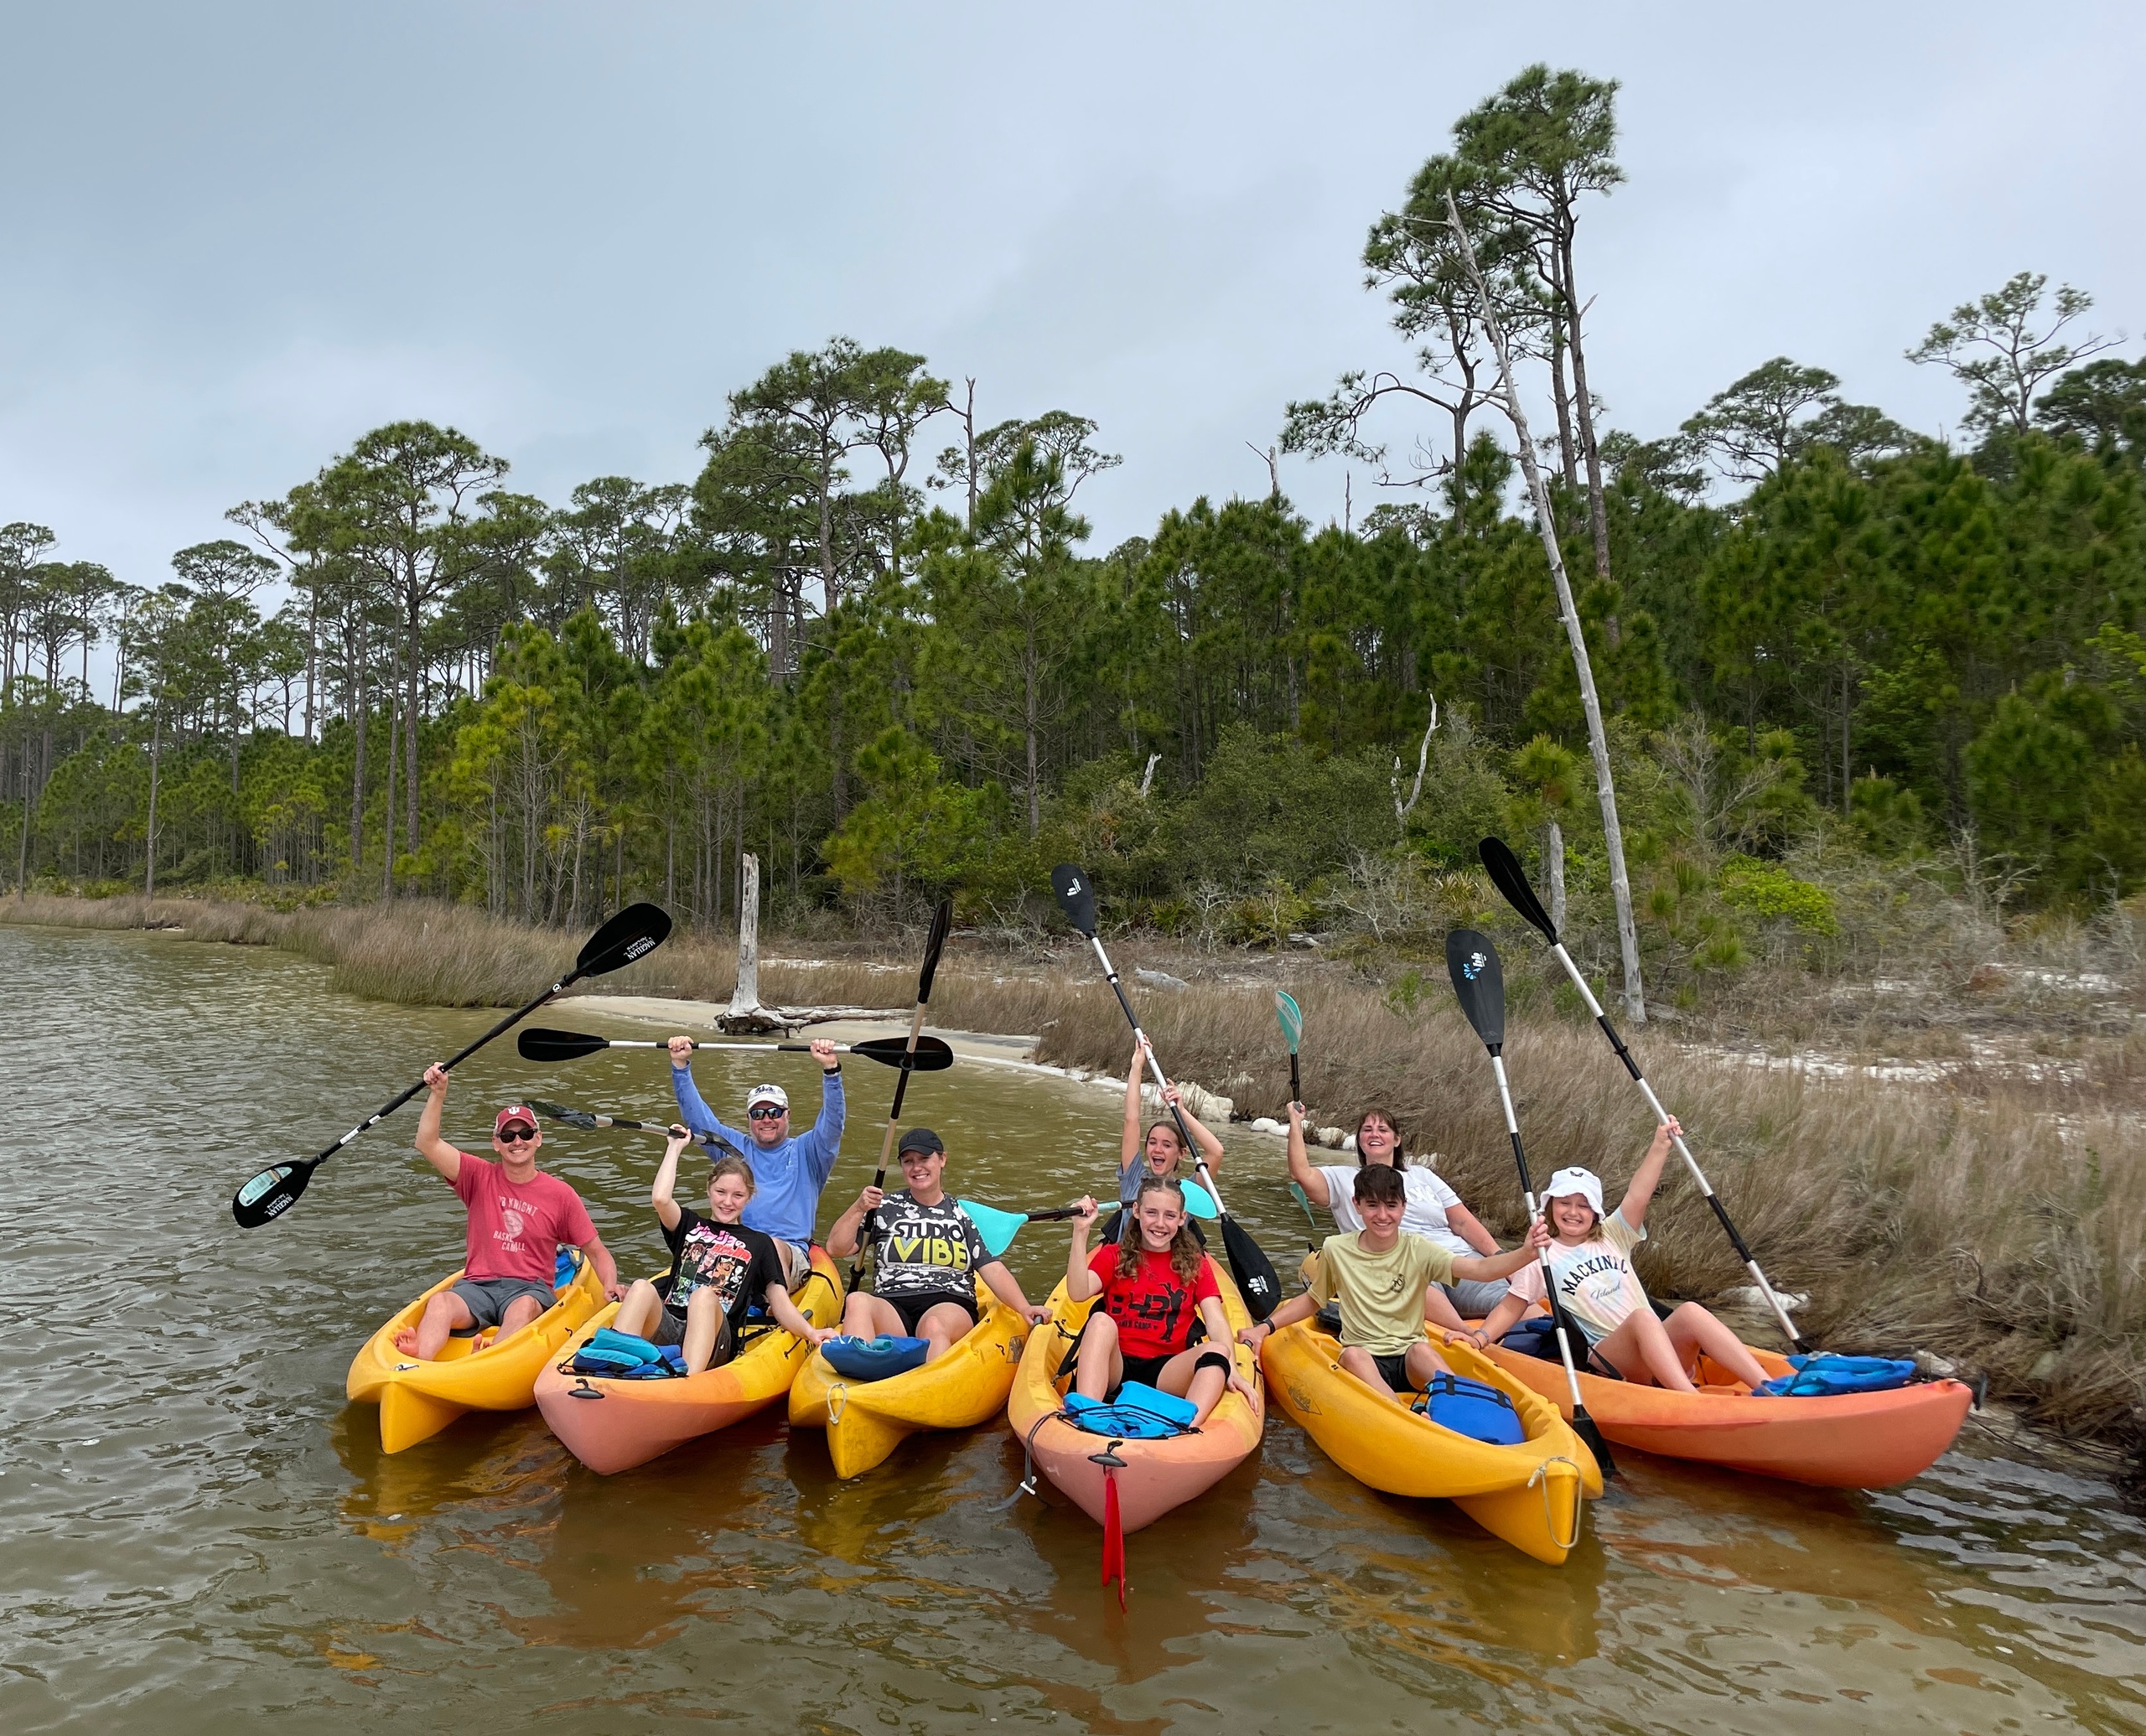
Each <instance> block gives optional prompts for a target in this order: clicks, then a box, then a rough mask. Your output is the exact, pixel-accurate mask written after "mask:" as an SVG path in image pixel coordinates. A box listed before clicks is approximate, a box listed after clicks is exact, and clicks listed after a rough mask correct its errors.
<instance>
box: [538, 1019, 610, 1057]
mask: <svg viewBox="0 0 2146 1736" xmlns="http://www.w3.org/2000/svg"><path fill="white" fill-rule="evenodd" d="M514 1046H515V1047H516V1049H519V1050H521V1058H522V1060H525V1061H578V1060H580V1059H581V1058H582V1057H583V1055H594V1054H595V1053H596V1051H597V1050H598V1049H609V1047H610V1046H611V1045H610V1044H609V1042H608V1041H606V1040H605V1039H604V1038H602V1037H590V1036H586V1035H584V1034H583V1033H581V1032H579V1031H551V1030H547V1029H545V1028H544V1027H543V1026H542V1025H531V1027H530V1028H529V1029H527V1030H526V1031H524V1032H523V1033H522V1034H521V1035H520V1036H519V1037H517V1038H516V1039H515V1044H514Z"/></svg>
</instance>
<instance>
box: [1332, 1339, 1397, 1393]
mask: <svg viewBox="0 0 2146 1736" xmlns="http://www.w3.org/2000/svg"><path fill="white" fill-rule="evenodd" d="M1341 1371H1342V1372H1343V1373H1344V1374H1351V1375H1354V1376H1356V1378H1357V1379H1358V1380H1360V1381H1362V1382H1363V1383H1364V1384H1365V1385H1366V1386H1368V1387H1370V1388H1371V1391H1374V1392H1381V1393H1383V1394H1385V1395H1386V1397H1388V1398H1391V1397H1393V1389H1392V1387H1391V1386H1387V1384H1386V1376H1384V1375H1382V1374H1381V1373H1380V1372H1379V1371H1378V1364H1376V1362H1374V1361H1372V1360H1371V1352H1370V1351H1369V1350H1359V1349H1357V1348H1356V1345H1345V1346H1344V1347H1343V1349H1342V1351H1341Z"/></svg>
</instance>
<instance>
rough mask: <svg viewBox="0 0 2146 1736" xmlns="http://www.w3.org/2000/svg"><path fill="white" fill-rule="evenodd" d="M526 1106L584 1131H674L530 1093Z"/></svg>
mask: <svg viewBox="0 0 2146 1736" xmlns="http://www.w3.org/2000/svg"><path fill="white" fill-rule="evenodd" d="M529 1106H530V1107H531V1109H533V1110H535V1111H536V1112H537V1114H539V1115H542V1116H548V1117H551V1119H552V1120H553V1121H555V1122H561V1123H562V1124H564V1125H565V1126H567V1127H579V1128H581V1129H582V1130H583V1132H594V1131H595V1130H596V1129H597V1128H599V1127H624V1128H625V1130H626V1131H627V1132H631V1133H661V1135H662V1136H663V1137H665V1138H666V1139H667V1138H669V1137H671V1134H672V1133H673V1132H675V1131H676V1128H675V1127H672V1126H671V1125H669V1124H666V1123H665V1122H630V1121H628V1120H627V1119H626V1118H625V1117H624V1116H622V1115H599V1114H597V1113H596V1112H595V1111H594V1110H591V1109H569V1108H568V1106H566V1105H565V1104H563V1103H547V1102H546V1101H544V1100H543V1099H542V1097H531V1099H530V1100H529ZM687 1131H688V1132H690V1133H691V1134H692V1137H694V1138H695V1139H697V1140H699V1141H700V1143H702V1144H703V1145H719V1146H721V1147H722V1148H723V1150H724V1151H725V1152H726V1153H728V1154H729V1155H730V1156H732V1157H733V1158H735V1157H740V1156H743V1155H744V1153H741V1152H739V1149H738V1148H737V1147H736V1146H734V1145H733V1144H732V1143H730V1142H729V1141H728V1139H725V1138H723V1137H722V1135H720V1134H718V1133H709V1132H702V1130H701V1129H700V1128H698V1127H692V1128H689V1129H687Z"/></svg>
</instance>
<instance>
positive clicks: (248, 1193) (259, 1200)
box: [231, 1158, 320, 1230]
mask: <svg viewBox="0 0 2146 1736" xmlns="http://www.w3.org/2000/svg"><path fill="white" fill-rule="evenodd" d="M319 1166H320V1159H319V1158H298V1159H296V1160H295V1161H293V1162H292V1163H272V1164H270V1165H269V1166H268V1168H267V1169H264V1170H262V1172H261V1174H258V1175H257V1176H255V1177H254V1178H253V1179H252V1180H251V1181H249V1182H248V1183H246V1185H245V1186H244V1187H242V1188H241V1189H239V1190H238V1191H237V1192H236V1194H232V1195H231V1217H232V1219H233V1220H234V1221H235V1222H236V1224H237V1225H238V1226H239V1228H240V1229H241V1230H258V1229H259V1228H260V1227H261V1226H262V1225H263V1224H266V1223H269V1222H272V1220H275V1219H277V1218H280V1217H281V1216H283V1214H284V1213H285V1212H287V1211H288V1210H290V1209H291V1208H292V1207H293V1205H297V1204H298V1195H299V1194H303V1192H304V1191H305V1189H306V1184H307V1183H308V1182H310V1181H311V1180H312V1179H313V1172H314V1170H315V1169H318V1168H319Z"/></svg>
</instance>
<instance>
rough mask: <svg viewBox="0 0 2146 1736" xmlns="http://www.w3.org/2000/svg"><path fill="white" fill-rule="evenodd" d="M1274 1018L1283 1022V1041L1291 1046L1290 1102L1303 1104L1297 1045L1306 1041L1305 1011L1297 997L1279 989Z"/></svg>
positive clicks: (1276, 994) (1275, 992)
mask: <svg viewBox="0 0 2146 1736" xmlns="http://www.w3.org/2000/svg"><path fill="white" fill-rule="evenodd" d="M1274 1016H1275V1018H1278V1019H1280V1020H1281V1022H1282V1040H1283V1042H1284V1043H1286V1044H1288V1045H1289V1101H1291V1102H1292V1103H1301V1102H1303V1101H1304V1086H1303V1084H1302V1082H1301V1081H1300V1080H1298V1077H1297V1045H1298V1044H1300V1043H1302V1042H1303V1041H1304V1009H1303V1008H1301V1007H1299V1006H1298V1005H1297V1002H1296V997H1295V996H1293V995H1292V994H1289V993H1288V992H1286V991H1284V990H1283V989H1276V990H1275V991H1274Z"/></svg>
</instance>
